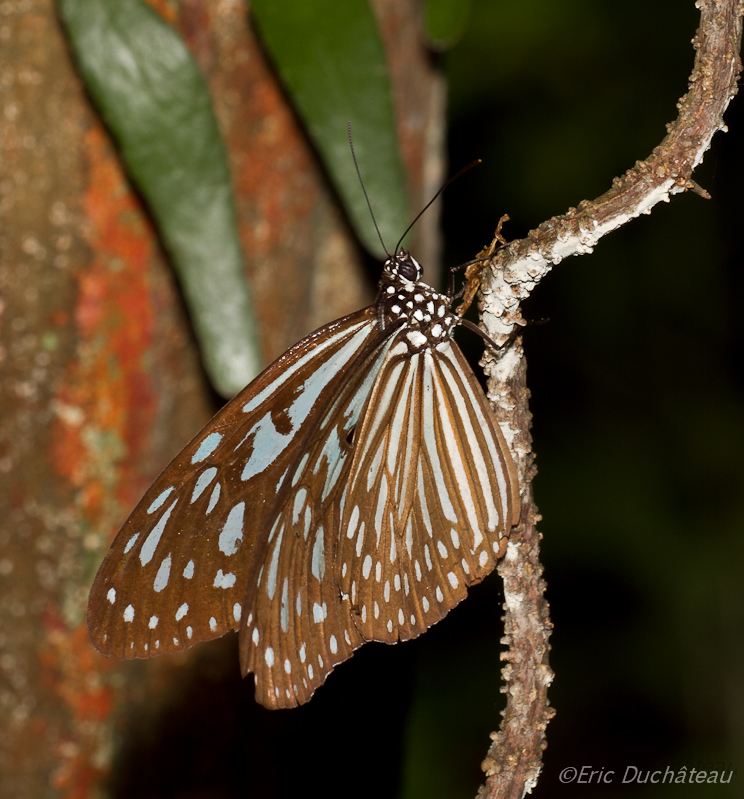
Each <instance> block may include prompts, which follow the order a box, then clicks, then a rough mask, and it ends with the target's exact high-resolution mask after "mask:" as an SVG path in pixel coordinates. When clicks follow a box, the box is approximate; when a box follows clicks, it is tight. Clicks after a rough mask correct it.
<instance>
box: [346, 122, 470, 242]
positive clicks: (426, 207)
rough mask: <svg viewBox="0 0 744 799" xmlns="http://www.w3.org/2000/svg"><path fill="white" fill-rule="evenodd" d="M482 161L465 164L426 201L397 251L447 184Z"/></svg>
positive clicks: (401, 238)
mask: <svg viewBox="0 0 744 799" xmlns="http://www.w3.org/2000/svg"><path fill="white" fill-rule="evenodd" d="M350 135H351V134H350ZM480 163H481V159H480V158H478V159H476V160H475V161H473V162H471V163H469V164H468V165H467V166H464V167H463V168H462V169H461V170H460V171H459V172H458V173H457V174H455V175H452V177H451V178H450V179H449V180H448V181H447V182H446V183H445V184H444V185H443V186H442V188H441V189H439V191H438V192H437V193H436V194H435V195H434V196H433V197H432V198H431V200H429V202H428V203H426V205H425V206H424V207H423V208H422V209H421V210H420V211H419V212H418V214H416V218H415V219H414V220H413V222H411V224H410V225H409V226H408V227H407V228H406V232H405V233H404V234H403V235H402V236H401V237H400V239H399V240H398V243H397V244H396V245H395V252H398V248H399V247H400V245H401V244H402V242H403V239H404V238H405V237H406V236H407V235H408V232H409V231H410V229H411V228H412V227H413V226H414V225H415V224H416V222H418V221H419V219H421V217H422V216H423V215H424V212H425V211H426V210H428V209H429V207H430V206H431V205H432V203H433V202H434V201H435V200H436V199H437V197H439V195H440V194H441V193H442V192H443V191H444V190H445V189H446V188H447V186H449V185H450V183H454V182H455V181H456V180H457V178H459V177H460V176H461V175H464V174H465V173H466V172H467V171H468V170H470V169H472V168H473V167H474V166H478V164H480Z"/></svg>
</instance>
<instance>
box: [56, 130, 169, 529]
mask: <svg viewBox="0 0 744 799" xmlns="http://www.w3.org/2000/svg"><path fill="white" fill-rule="evenodd" d="M85 143H86V149H87V152H88V158H89V168H90V173H89V184H88V189H87V193H86V196H85V199H84V205H83V209H84V212H85V217H86V222H85V228H84V229H85V231H86V240H87V243H88V245H89V246H90V249H91V252H92V253H93V260H92V261H91V262H90V263H89V264H87V265H86V266H85V270H84V272H82V273H81V274H80V276H79V293H78V300H77V305H76V308H75V312H74V313H75V322H76V326H77V336H78V347H77V350H78V358H77V359H76V360H75V361H73V362H71V364H70V365H69V367H68V374H67V379H66V380H65V381H64V383H63V384H62V385H61V386H60V388H59V390H58V392H57V396H56V407H57V415H58V423H57V426H56V427H57V429H56V430H55V433H54V438H53V440H54V446H53V449H52V458H53V463H54V465H55V468H56V470H57V472H58V474H60V475H61V476H63V477H66V478H67V479H68V480H70V481H71V482H72V483H73V484H74V485H75V486H76V487H78V488H79V489H80V490H81V495H80V501H81V503H82V504H83V506H84V507H86V508H87V509H89V510H91V511H93V510H94V509H97V510H100V509H101V507H102V497H103V495H104V493H105V490H104V489H105V487H109V488H110V487H111V486H112V481H113V482H114V483H116V484H118V486H119V488H117V489H116V495H117V497H118V498H119V499H120V500H121V502H122V504H123V505H125V506H126V505H129V504H131V503H132V502H133V501H134V500H136V498H137V496H136V494H137V490H136V489H134V484H135V483H136V479H134V478H135V474H136V470H133V469H132V464H133V461H134V460H135V459H136V457H137V455H138V454H139V453H140V452H141V450H142V449H143V448H144V447H145V446H146V444H147V440H148V436H149V433H150V429H151V425H152V422H153V420H154V416H155V409H156V407H155V406H156V401H157V399H156V394H155V390H154V388H153V385H152V378H151V376H150V375H149V373H148V364H147V352H148V349H149V348H150V347H151V344H152V338H153V332H154V308H153V304H152V302H151V295H150V285H149V279H148V267H149V265H150V263H151V261H152V258H153V254H154V250H155V247H156V245H155V243H154V234H153V231H152V229H151V228H150V226H149V224H148V223H147V222H146V220H145V218H144V217H143V215H142V213H141V210H140V208H139V206H138V202H137V200H136V198H135V196H134V194H133V193H132V192H131V190H130V189H129V188H128V186H127V185H126V182H125V180H124V177H123V175H122V173H121V169H120V167H119V164H118V162H117V160H116V158H115V156H114V154H113V151H112V150H111V148H110V147H109V146H108V145H107V143H106V141H105V138H104V135H103V133H102V131H101V130H100V129H99V128H97V127H95V128H92V129H91V130H90V131H89V132H88V134H87V135H86V137H85ZM133 489H134V490H133ZM96 515H97V514H96ZM89 521H90V522H91V524H92V525H96V524H99V523H100V522H101V521H102V520H101V519H97V518H95V517H90V518H89Z"/></svg>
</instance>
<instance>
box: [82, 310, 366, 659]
mask: <svg viewBox="0 0 744 799" xmlns="http://www.w3.org/2000/svg"><path fill="white" fill-rule="evenodd" d="M377 332H378V331H377V328H376V325H375V322H374V309H372V308H368V309H365V310H363V311H360V312H358V313H356V314H353V315H351V316H349V317H346V318H345V319H341V320H338V321H336V322H333V323H332V324H330V325H327V326H326V327H325V328H321V329H320V330H318V331H316V332H315V333H313V334H311V335H310V336H308V337H307V338H306V339H303V340H302V341H301V342H299V343H298V344H297V345H295V346H294V347H293V348H292V349H291V350H289V351H288V352H286V353H285V354H284V355H283V356H282V357H281V358H279V360H277V361H275V362H274V364H272V365H271V366H270V367H269V368H268V369H267V370H266V371H265V372H263V373H262V374H261V375H260V376H259V377H258V378H256V380H254V381H253V382H252V383H251V384H250V385H249V386H248V387H247V388H246V389H244V391H242V392H241V393H240V394H239V395H238V396H237V397H236V398H235V399H233V400H232V401H231V402H230V403H229V404H228V405H227V406H226V407H225V408H224V409H223V410H222V411H221V412H220V413H218V414H217V416H215V418H214V419H213V420H212V421H211V422H210V423H209V425H207V427H206V428H205V429H204V430H203V431H202V432H201V433H200V434H199V435H198V436H197V437H196V438H195V439H194V440H193V441H192V442H191V443H190V444H189V445H188V446H187V447H186V449H184V451H183V452H182V453H181V454H180V455H179V456H178V457H177V458H176V459H175V460H174V461H173V462H172V463H171V464H170V466H169V467H168V468H167V469H166V470H165V471H164V472H163V474H162V475H161V476H160V477H159V478H158V479H157V480H156V481H155V483H154V484H153V486H152V487H151V488H150V489H149V491H148V492H147V493H146V494H145V496H144V497H143V499H142V501H141V502H140V504H139V505H138V506H137V508H135V510H134V512H133V513H132V515H131V516H130V517H129V519H128V520H127V522H126V524H125V525H124V527H123V528H122V530H121V531H120V532H119V534H118V535H117V537H116V539H115V541H114V543H113V545H112V547H111V550H110V551H109V553H108V555H107V556H106V559H105V560H104V562H103V565H102V566H101V569H100V570H99V572H98V575H97V577H96V580H95V582H94V584H93V588H92V590H91V595H90V601H89V605H88V629H89V632H90V636H91V640H92V641H93V644H94V645H95V646H96V648H97V649H98V650H99V651H101V652H102V653H103V654H106V655H112V656H115V657H120V658H134V657H149V656H152V655H156V654H161V653H164V652H174V651H179V650H181V649H183V648H185V647H187V646H191V645H192V644H194V643H197V642H198V641H204V640H208V639H211V638H216V637H218V636H220V635H223V634H224V633H225V632H227V631H228V630H232V629H238V627H239V624H240V620H241V617H242V614H243V607H242V606H243V604H244V601H245V597H246V586H247V581H248V575H249V572H250V570H251V564H252V563H253V562H254V560H255V559H260V558H261V557H262V554H261V552H259V551H256V547H257V536H260V534H261V533H262V531H264V529H265V528H266V526H267V523H268V519H267V516H268V514H269V513H270V511H271V509H272V508H273V507H274V505H275V500H276V496H277V491H278V489H279V486H280V484H281V481H282V479H283V478H284V476H285V474H286V472H287V471H288V469H289V468H290V465H291V464H292V463H293V462H295V460H296V458H295V456H296V451H297V447H298V445H299V444H300V442H302V441H303V440H304V437H305V435H306V433H307V431H308V429H309V428H311V427H312V426H313V425H314V424H315V415H316V412H317V409H318V408H322V407H325V406H326V405H327V403H328V400H329V398H330V397H332V396H333V395H334V394H335V393H336V392H337V390H338V387H339V386H340V385H341V384H343V383H344V376H345V373H346V369H347V368H348V366H349V364H350V363H351V362H353V361H354V359H355V358H356V357H357V356H358V354H359V352H360V351H363V350H364V349H365V347H366V346H367V345H368V343H369V341H370V340H371V339H373V338H374V336H375V335H376V334H377Z"/></svg>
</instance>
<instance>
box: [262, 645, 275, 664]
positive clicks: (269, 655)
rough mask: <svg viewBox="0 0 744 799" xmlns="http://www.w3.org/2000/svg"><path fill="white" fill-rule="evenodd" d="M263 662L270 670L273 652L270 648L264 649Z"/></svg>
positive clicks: (272, 662)
mask: <svg viewBox="0 0 744 799" xmlns="http://www.w3.org/2000/svg"><path fill="white" fill-rule="evenodd" d="M264 660H266V665H267V666H268V667H269V668H271V667H272V666H273V665H274V650H273V649H272V648H271V647H270V646H268V647H266V652H265V654H264Z"/></svg>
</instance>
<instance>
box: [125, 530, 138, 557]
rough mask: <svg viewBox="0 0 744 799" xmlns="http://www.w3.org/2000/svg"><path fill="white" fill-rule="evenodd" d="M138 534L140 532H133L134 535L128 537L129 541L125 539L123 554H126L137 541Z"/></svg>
mask: <svg viewBox="0 0 744 799" xmlns="http://www.w3.org/2000/svg"><path fill="white" fill-rule="evenodd" d="M139 536H140V534H139V533H135V534H134V535H133V536H132V537H131V538H130V539H129V541H127V545H126V546H125V547H124V554H125V555H126V554H127V552H129V551H130V550H131V549H132V547H133V546H134V545H135V544H136V543H137V539H138V538H139Z"/></svg>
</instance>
